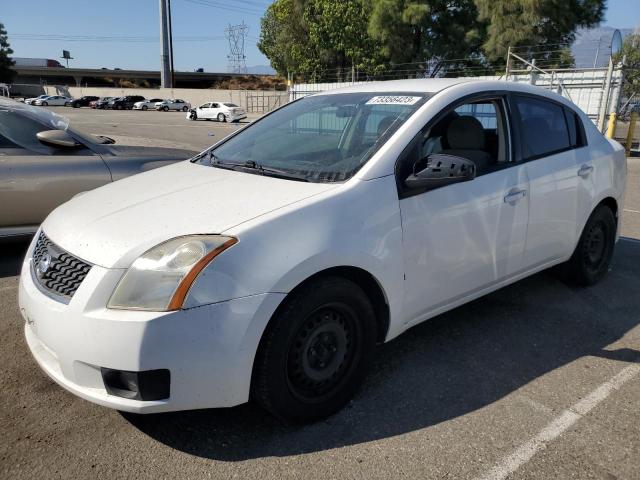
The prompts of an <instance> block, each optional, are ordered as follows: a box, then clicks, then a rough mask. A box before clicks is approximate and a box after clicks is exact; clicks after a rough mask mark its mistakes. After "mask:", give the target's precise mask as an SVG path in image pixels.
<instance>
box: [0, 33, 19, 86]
mask: <svg viewBox="0 0 640 480" xmlns="http://www.w3.org/2000/svg"><path fill="white" fill-rule="evenodd" d="M12 53H13V50H11V47H10V46H9V40H8V38H7V31H6V30H5V29H4V25H3V24H2V23H0V82H6V83H11V82H12V81H13V77H14V76H15V73H16V72H14V71H13V70H11V66H13V64H14V63H13V60H11V58H9V55H11V54H12Z"/></svg>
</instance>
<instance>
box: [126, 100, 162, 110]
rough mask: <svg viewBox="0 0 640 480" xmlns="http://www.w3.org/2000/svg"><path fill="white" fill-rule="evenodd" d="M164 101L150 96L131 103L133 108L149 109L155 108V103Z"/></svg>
mask: <svg viewBox="0 0 640 480" xmlns="http://www.w3.org/2000/svg"><path fill="white" fill-rule="evenodd" d="M159 102H164V99H162V98H151V99H149V100H142V101H141V102H136V103H134V104H133V109H134V110H149V109H150V108H156V103H159Z"/></svg>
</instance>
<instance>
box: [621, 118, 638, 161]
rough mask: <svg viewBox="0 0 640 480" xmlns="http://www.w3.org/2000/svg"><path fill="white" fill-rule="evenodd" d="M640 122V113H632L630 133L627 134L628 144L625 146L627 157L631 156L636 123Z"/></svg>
mask: <svg viewBox="0 0 640 480" xmlns="http://www.w3.org/2000/svg"><path fill="white" fill-rule="evenodd" d="M637 120H638V112H631V118H630V119H629V131H628V132H627V142H626V144H625V146H624V150H625V153H626V154H627V157H628V156H629V155H630V154H631V144H632V143H633V134H634V130H635V129H636V121H637Z"/></svg>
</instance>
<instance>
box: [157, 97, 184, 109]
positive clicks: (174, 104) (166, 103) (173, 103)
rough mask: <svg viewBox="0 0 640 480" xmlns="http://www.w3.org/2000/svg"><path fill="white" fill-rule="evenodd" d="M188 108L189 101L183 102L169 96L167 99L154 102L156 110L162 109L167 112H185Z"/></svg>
mask: <svg viewBox="0 0 640 480" xmlns="http://www.w3.org/2000/svg"><path fill="white" fill-rule="evenodd" d="M190 108H191V104H190V103H189V102H185V101H184V100H181V99H179V98H169V99H168V100H162V101H160V102H156V110H162V111H163V112H168V111H169V110H176V111H178V112H180V111H183V112H186V111H188V110H189V109H190Z"/></svg>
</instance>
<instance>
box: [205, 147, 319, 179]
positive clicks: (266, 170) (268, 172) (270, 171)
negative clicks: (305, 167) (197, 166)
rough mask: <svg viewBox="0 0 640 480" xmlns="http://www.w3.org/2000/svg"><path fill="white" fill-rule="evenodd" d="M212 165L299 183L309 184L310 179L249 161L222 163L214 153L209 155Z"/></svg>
mask: <svg viewBox="0 0 640 480" xmlns="http://www.w3.org/2000/svg"><path fill="white" fill-rule="evenodd" d="M209 160H210V162H209V163H210V165H211V166H212V167H218V168H225V169H227V170H240V171H247V170H249V171H253V172H257V173H259V174H261V175H264V176H267V177H275V178H284V179H289V180H297V181H299V182H308V181H309V179H308V178H307V177H306V176H305V175H300V174H297V173H293V172H291V171H289V170H280V169H279V168H272V167H265V166H263V165H260V164H259V163H256V162H254V161H253V160H249V161H246V162H237V163H233V162H221V161H220V159H219V158H217V157H216V156H215V155H213V153H210V154H209Z"/></svg>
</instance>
